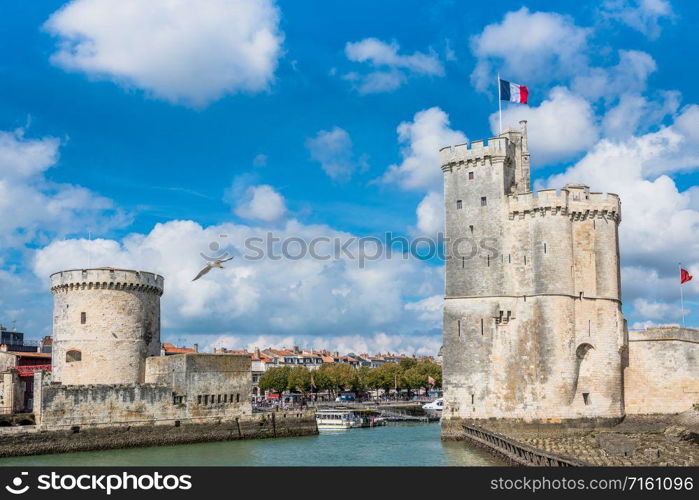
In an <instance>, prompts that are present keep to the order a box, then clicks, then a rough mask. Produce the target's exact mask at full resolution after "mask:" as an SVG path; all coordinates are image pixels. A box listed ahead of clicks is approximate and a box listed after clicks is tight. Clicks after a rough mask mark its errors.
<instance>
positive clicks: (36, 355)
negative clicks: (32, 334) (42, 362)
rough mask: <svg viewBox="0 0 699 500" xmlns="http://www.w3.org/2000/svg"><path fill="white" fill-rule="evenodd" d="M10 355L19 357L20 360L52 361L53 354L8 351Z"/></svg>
mask: <svg viewBox="0 0 699 500" xmlns="http://www.w3.org/2000/svg"><path fill="white" fill-rule="evenodd" d="M7 352H8V353H10V354H14V355H15V356H19V357H20V358H44V359H51V354H49V353H47V352H22V351H7Z"/></svg>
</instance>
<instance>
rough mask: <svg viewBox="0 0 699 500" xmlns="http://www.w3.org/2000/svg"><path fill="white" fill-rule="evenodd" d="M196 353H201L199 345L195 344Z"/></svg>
mask: <svg viewBox="0 0 699 500" xmlns="http://www.w3.org/2000/svg"><path fill="white" fill-rule="evenodd" d="M193 347H194V352H199V344H194V346H193Z"/></svg>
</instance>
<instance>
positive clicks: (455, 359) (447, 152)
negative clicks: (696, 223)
mask: <svg viewBox="0 0 699 500" xmlns="http://www.w3.org/2000/svg"><path fill="white" fill-rule="evenodd" d="M440 157H441V164H442V171H443V174H444V202H445V226H446V238H447V241H448V244H449V245H450V248H451V249H452V252H450V254H449V255H448V258H447V262H446V276H445V285H446V286H445V288H446V290H445V292H446V293H445V305H444V341H443V342H444V344H443V345H444V348H443V359H444V397H445V403H446V408H445V410H444V416H443V425H445V426H449V425H450V422H449V421H450V420H453V419H456V420H459V419H516V420H526V421H538V422H561V421H567V420H574V419H595V420H599V419H619V418H620V417H622V416H623V414H624V402H623V363H622V362H623V360H624V359H625V356H626V350H627V335H626V328H625V320H624V317H623V314H622V312H621V300H620V299H621V297H620V281H619V280H620V278H619V249H618V225H619V222H620V220H621V207H620V201H619V198H618V196H617V195H614V194H603V193H595V192H591V191H590V189H589V188H588V187H587V186H584V185H581V184H568V185H567V186H565V187H564V188H562V189H560V190H555V189H547V190H543V191H539V192H531V191H530V155H529V152H528V146H527V129H526V122H521V130H507V131H506V132H504V133H502V134H501V135H500V136H498V137H495V138H492V139H490V140H489V141H488V142H487V143H485V142H484V141H473V142H472V143H471V144H470V145H467V144H462V145H457V146H452V147H446V148H444V149H442V150H441V151H440ZM452 424H453V422H452Z"/></svg>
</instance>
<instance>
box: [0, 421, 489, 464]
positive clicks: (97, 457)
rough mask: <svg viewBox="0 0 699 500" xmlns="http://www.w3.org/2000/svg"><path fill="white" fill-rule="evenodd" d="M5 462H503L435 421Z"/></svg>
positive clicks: (47, 456) (3, 461) (5, 461)
mask: <svg viewBox="0 0 699 500" xmlns="http://www.w3.org/2000/svg"><path fill="white" fill-rule="evenodd" d="M3 465H5V466H6V465H45V466H60V465H74V466H81V465H103V466H110V465H111V466H126V465H134V466H135V465H146V466H148V465H150V466H167V465H173V466H175V465H185V466H186V465H194V466H196V465H283V466H296V465H310V466H322V465H328V466H332V465H335V466H351V465H373V466H375V465H394V466H401V465H405V466H407V465H414V466H421V465H425V466H434V465H454V466H459V465H462V466H463V465H502V463H501V462H499V461H498V460H497V459H495V458H493V457H492V456H490V455H489V454H487V453H486V452H483V451H482V450H479V449H475V448H469V447H468V446H467V445H466V444H464V443H463V442H443V441H440V439H439V424H435V423H433V424H389V425H387V426H385V427H375V428H370V429H352V430H349V431H333V432H329V433H328V432H324V433H321V434H320V435H317V436H306V437H298V438H285V439H260V440H247V441H225V442H217V443H200V444H186V445H178V446H158V447H151V448H131V449H128V450H107V451H89V452H79V453H67V454H63V455H40V456H34V457H16V458H4V459H0V466H3Z"/></svg>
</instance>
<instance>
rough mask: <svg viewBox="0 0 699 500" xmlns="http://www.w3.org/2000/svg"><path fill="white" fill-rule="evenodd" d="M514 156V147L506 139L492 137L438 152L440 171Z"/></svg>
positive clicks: (445, 148)
mask: <svg viewBox="0 0 699 500" xmlns="http://www.w3.org/2000/svg"><path fill="white" fill-rule="evenodd" d="M513 155H514V146H513V145H512V144H511V143H510V141H509V140H508V139H507V138H506V137H492V138H491V139H488V141H487V142H486V141H472V142H471V143H470V144H468V143H467V144H457V145H456V146H447V147H444V148H442V149H440V150H439V159H440V162H441V164H442V171H447V170H451V169H453V168H454V167H455V166H458V165H462V166H475V165H478V164H485V163H487V162H488V161H491V160H492V159H493V158H502V159H504V158H507V157H512V156H513Z"/></svg>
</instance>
